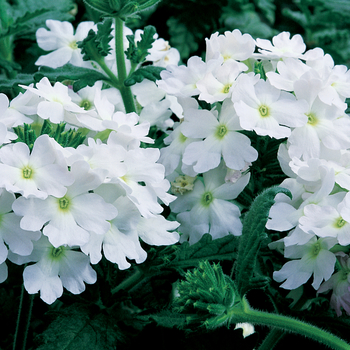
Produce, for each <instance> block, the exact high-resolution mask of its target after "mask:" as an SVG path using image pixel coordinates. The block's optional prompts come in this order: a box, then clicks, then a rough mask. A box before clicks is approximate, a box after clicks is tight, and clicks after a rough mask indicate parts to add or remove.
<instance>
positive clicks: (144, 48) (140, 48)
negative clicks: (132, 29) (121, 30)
mask: <svg viewBox="0 0 350 350" xmlns="http://www.w3.org/2000/svg"><path fill="white" fill-rule="evenodd" d="M154 34H156V28H154V27H153V26H147V27H145V28H144V31H143V34H141V40H140V41H138V42H136V43H135V35H127V36H126V37H127V39H128V41H129V47H128V49H127V50H126V51H125V53H126V57H127V58H128V59H129V60H131V61H132V62H133V63H136V64H138V63H142V62H143V61H144V60H145V58H146V56H147V55H148V50H149V49H151V48H152V44H153V42H154V41H155V39H154V38H153V37H154Z"/></svg>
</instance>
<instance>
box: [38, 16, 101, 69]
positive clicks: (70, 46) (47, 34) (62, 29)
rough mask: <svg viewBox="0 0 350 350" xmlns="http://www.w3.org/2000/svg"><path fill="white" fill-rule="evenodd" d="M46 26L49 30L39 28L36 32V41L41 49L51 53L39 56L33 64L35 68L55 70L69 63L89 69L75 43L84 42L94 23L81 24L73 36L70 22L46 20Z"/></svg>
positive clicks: (88, 64)
mask: <svg viewBox="0 0 350 350" xmlns="http://www.w3.org/2000/svg"><path fill="white" fill-rule="evenodd" d="M46 26H47V27H48V28H49V29H50V30H47V29H45V28H39V29H38V30H37V32H36V40H37V42H38V45H39V47H40V48H41V49H43V50H46V51H53V50H54V51H53V52H51V53H49V54H47V55H44V56H40V57H39V59H38V60H37V61H36V62H35V64H36V65H37V66H48V67H51V68H57V67H61V66H63V65H65V64H66V63H71V64H73V65H75V66H80V67H82V66H87V67H91V65H90V63H87V62H85V61H83V56H82V54H81V49H79V48H78V45H77V42H78V41H81V40H84V39H85V38H86V37H87V35H88V32H89V30H90V29H93V28H94V27H95V24H94V22H81V23H80V24H79V25H78V27H77V30H76V32H75V34H74V29H73V26H72V24H71V23H70V22H60V21H57V20H53V19H48V20H46Z"/></svg>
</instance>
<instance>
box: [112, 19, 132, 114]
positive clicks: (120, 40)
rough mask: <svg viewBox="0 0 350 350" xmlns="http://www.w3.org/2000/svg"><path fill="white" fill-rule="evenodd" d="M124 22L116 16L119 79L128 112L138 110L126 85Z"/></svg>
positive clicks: (116, 50) (116, 49)
mask: <svg viewBox="0 0 350 350" xmlns="http://www.w3.org/2000/svg"><path fill="white" fill-rule="evenodd" d="M123 30H124V22H123V21H122V20H121V19H120V18H115V52H116V59H117V71H118V80H119V82H120V85H119V91H120V93H121V95H122V99H123V102H124V106H125V111H126V113H130V112H136V107H135V101H134V96H133V94H132V92H131V89H130V87H129V86H125V85H124V80H125V79H126V78H127V74H126V66H125V54H124V36H123Z"/></svg>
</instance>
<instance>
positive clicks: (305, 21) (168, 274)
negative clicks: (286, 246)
mask: <svg viewBox="0 0 350 350" xmlns="http://www.w3.org/2000/svg"><path fill="white" fill-rule="evenodd" d="M49 18H50V19H58V20H68V21H72V22H73V24H74V25H75V26H76V25H77V24H78V23H79V22H81V21H85V20H93V21H95V22H98V21H99V19H100V18H99V14H98V13H96V12H94V11H93V10H92V9H90V8H85V6H84V4H83V1H82V0H79V1H76V2H74V1H73V0H55V1H54V2H49V1H46V2H43V1H42V0H7V1H6V0H0V73H1V74H0V81H1V82H0V87H1V89H2V90H1V92H6V93H7V94H8V95H9V97H14V96H15V95H16V94H17V92H18V90H16V89H13V84H14V83H15V82H17V81H21V82H22V83H23V84H29V83H30V82H31V81H33V79H34V80H36V81H38V80H39V79H40V78H41V77H42V74H45V75H46V76H49V78H51V79H53V80H60V78H62V79H61V80H63V79H66V78H67V77H69V76H70V75H71V74H73V72H72V71H69V69H70V68H71V69H72V70H73V71H75V72H74V74H75V76H76V79H80V77H85V72H84V71H83V69H81V70H76V69H74V67H73V68H72V67H68V66H67V67H66V68H65V69H64V71H60V70H56V71H53V70H51V69H43V70H42V72H41V73H38V70H37V67H36V66H35V65H34V62H35V61H36V59H37V58H38V57H39V56H40V55H41V54H43V53H44V52H43V51H41V50H40V48H39V47H38V46H37V44H36V42H35V31H36V30H37V29H38V28H40V27H44V26H45V20H46V19H49ZM127 25H128V26H129V27H131V28H132V29H138V28H144V27H145V26H147V25H152V26H154V27H155V28H156V30H157V32H158V34H159V36H160V37H162V38H164V39H166V40H169V42H170V45H171V46H174V47H176V48H178V50H179V51H180V53H181V59H182V62H183V63H186V61H187V59H188V58H189V57H190V56H192V55H199V56H202V55H203V53H204V51H205V38H209V37H210V35H211V34H212V33H214V32H216V31H219V32H220V33H224V32H225V31H232V30H234V29H239V30H241V32H242V33H249V34H251V35H252V36H253V37H254V38H258V37H259V38H265V39H271V38H272V37H273V36H274V35H276V34H278V33H279V32H281V31H289V32H290V33H291V35H294V34H301V35H302V36H303V38H304V41H305V43H306V45H307V48H308V49H311V48H314V47H321V48H323V49H324V51H325V52H326V53H329V54H330V55H332V57H333V59H334V61H335V63H336V64H345V65H347V66H348V67H349V66H350V30H349V25H350V1H349V0H293V1H290V0H249V1H247V0H177V1H173V0H163V1H161V2H160V3H159V4H157V5H156V6H154V7H153V8H152V9H150V10H147V11H145V12H143V13H142V16H141V18H138V19H132V20H129V21H128V22H127ZM66 74H67V75H66ZM84 79H85V78H84ZM96 79H98V77H96ZM93 82H94V79H92V80H91V82H81V85H79V86H80V87H82V86H83V85H84V84H93ZM265 141H266V142H265ZM252 142H253V144H254V142H255V141H254V140H252ZM257 142H258V141H257ZM259 142H260V144H256V147H257V148H258V150H260V151H261V153H263V154H266V152H265V153H264V150H266V149H269V150H270V151H271V150H272V151H271V152H276V151H277V148H278V143H276V144H275V143H273V142H274V141H269V140H267V139H266V140H262V141H259ZM269 142H270V143H269ZM271 142H272V143H273V144H272V143H271ZM270 156H271V157H270ZM270 156H269V157H267V156H266V159H265V158H264V157H259V160H258V161H257V162H256V163H255V165H254V167H253V169H252V176H253V177H254V179H255V180H256V181H255V184H254V182H251V183H250V187H249V188H247V189H246V190H245V191H244V193H242V195H241V196H240V197H239V198H238V200H240V201H241V203H243V204H244V203H245V202H246V203H247V206H246V207H245V208H244V207H243V212H244V210H245V209H247V208H248V203H251V200H252V198H254V197H255V196H256V194H257V193H259V192H260V191H262V190H263V189H264V188H265V187H269V186H273V185H278V184H279V183H280V182H281V179H282V177H283V174H281V173H278V172H276V164H271V162H270V159H272V158H273V157H274V158H275V154H273V155H270ZM261 179H264V181H265V183H263V182H262V181H261ZM274 235H275V236H274ZM271 237H273V239H278V237H276V233H270V239H271ZM267 242H268V240H266V242H265V241H264V244H262V247H261V251H260V254H259V258H258V259H257V260H258V261H257V263H256V266H255V269H256V270H258V271H259V275H261V276H262V277H264V276H265V277H266V276H271V274H272V271H273V269H274V268H276V266H278V264H279V263H280V264H282V263H283V262H282V258H281V261H280V262H278V261H276V260H274V261H272V258H271V254H270V252H269V250H268V249H266V244H267ZM144 248H145V249H146V250H147V252H148V259H147V261H146V262H145V263H144V264H141V265H139V266H135V265H133V266H132V267H131V268H130V269H128V270H126V271H119V270H118V269H116V268H115V266H112V264H110V263H108V262H107V261H102V262H101V263H100V264H98V265H97V266H94V268H95V269H96V270H97V272H98V275H99V278H98V282H97V283H96V284H95V285H92V286H87V290H86V292H84V293H82V294H81V295H78V296H73V295H71V294H69V293H67V294H64V295H63V297H62V298H60V300H58V301H56V302H55V303H54V304H53V305H52V306H48V305H46V304H44V303H42V302H41V300H39V298H37V297H36V298H35V301H34V307H33V315H32V320H31V323H30V324H29V333H28V339H27V347H26V348H27V349H29V350H32V349H40V350H49V349H55V350H61V349H67V350H73V349H86V350H88V349H94V350H97V349H106V350H109V349H117V348H118V349H136V348H140V346H143V347H145V346H152V348H153V349H164V348H165V347H166V348H168V349H169V348H170V349H173V348H179V347H181V348H182V349H191V350H196V349H212V348H213V347H217V346H218V345H219V344H220V346H222V348H223V349H226V348H227V349H229V348H230V349H231V348H237V349H240V350H242V349H243V350H244V349H249V350H250V349H252V348H253V347H254V346H255V345H256V343H257V341H258V339H260V340H261V339H262V338H263V337H264V335H265V334H266V332H267V331H266V329H258V330H257V332H256V333H255V334H253V335H252V336H250V337H248V338H247V339H245V340H243V338H242V336H241V330H235V331H233V329H232V328H231V329H229V328H225V327H224V328H219V329H216V330H213V331H207V330H205V329H197V330H196V331H194V329H191V328H186V327H185V326H184V324H185V321H184V318H183V317H182V316H178V319H174V315H173V314H170V313H168V312H167V311H164V310H166V309H167V308H168V307H169V305H170V304H171V295H172V288H173V283H175V282H176V281H177V280H178V279H179V277H181V276H184V274H185V272H186V271H187V269H189V268H193V267H196V266H197V265H198V263H199V261H201V260H210V261H215V262H218V261H220V264H221V265H222V267H223V270H224V272H225V273H226V274H227V275H230V274H231V271H233V262H234V260H235V259H236V257H237V253H238V240H237V238H236V237H234V236H230V237H225V238H223V239H220V240H217V241H215V242H214V241H212V240H211V237H210V236H208V235H205V236H204V237H203V239H202V240H201V241H200V242H198V243H197V244H195V245H193V246H189V245H188V244H183V245H174V246H172V247H158V248H154V247H148V246H147V245H144ZM9 270H10V274H9V278H8V279H7V280H6V281H5V282H4V283H3V284H2V285H0V311H1V312H2V315H3V316H4V317H6V324H5V325H3V326H2V337H0V349H1V350H8V349H12V344H13V340H14V336H15V335H14V331H15V327H16V322H17V310H18V303H19V298H20V295H21V289H22V279H21V273H22V271H23V268H22V267H21V266H20V267H18V266H15V265H11V264H10V263H9ZM125 281H129V282H128V283H127V284H125ZM276 290H278V286H277V285H274V282H273V281H272V282H271V284H270V285H269V286H267V287H266V288H265V290H264V291H262V290H261V289H257V290H252V291H250V292H249V293H248V297H249V300H250V301H251V304H252V306H254V307H257V308H260V309H264V310H267V311H270V312H274V311H278V312H280V313H283V314H289V315H292V316H295V317H299V318H303V317H304V318H306V319H307V320H308V321H310V322H312V321H315V322H317V324H318V325H319V326H322V327H323V328H328V329H330V330H332V331H333V332H338V334H343V335H344V334H348V326H349V321H348V320H347V318H346V317H341V318H334V319H333V318H332V322H329V320H330V318H329V317H330V316H332V315H329V314H325V313H324V310H327V309H328V307H329V305H328V300H327V299H326V298H325V297H318V298H312V297H310V296H311V295H313V294H314V291H313V290H308V289H307V287H305V289H304V294H303V295H304V296H303V298H304V299H302V300H301V299H299V301H298V302H295V303H293V307H292V308H291V307H290V304H291V303H292V299H290V298H287V297H286V295H287V293H284V292H283V291H281V290H280V292H279V293H277V292H276ZM30 298H31V297H30V296H28V295H27V294H26V293H24V305H25V304H26V303H27V304H28V303H29V300H30ZM308 298H309V302H308V304H307V305H306V304H305V301H306V300H307V299H308ZM296 299H298V298H297V297H296ZM303 302H304V304H303ZM303 305H304V309H303V311H301V310H300V307H301V306H303ZM305 305H306V306H305ZM305 310H308V311H312V312H311V313H310V314H312V315H313V316H307V313H305ZM149 315H153V316H152V317H151V316H149ZM160 325H163V326H160ZM176 325H183V327H184V328H186V329H184V330H181V329H179V327H175V326H176ZM22 327H27V325H26V324H25V322H24V324H23V326H22ZM180 328H181V327H180ZM22 330H23V329H22ZM18 337H20V335H19V336H18ZM300 340H302V341H303V346H305V347H307V346H315V343H313V342H311V341H308V340H305V339H302V338H300V339H299V338H297V337H296V336H294V335H287V336H286V337H285V339H284V340H283V341H281V342H280V343H279V345H278V346H277V347H276V348H275V349H284V348H286V346H287V345H290V343H291V342H292V344H293V345H294V344H297V342H298V341H300ZM21 341H22V342H23V341H24V340H21V339H19V341H18V344H19V345H18V347H17V348H18V349H20V348H21V347H20V344H21ZM116 344H117V345H116ZM17 348H16V349H17ZM317 348H318V349H322V348H323V347H322V346H320V345H317ZM16 349H14V350H16Z"/></svg>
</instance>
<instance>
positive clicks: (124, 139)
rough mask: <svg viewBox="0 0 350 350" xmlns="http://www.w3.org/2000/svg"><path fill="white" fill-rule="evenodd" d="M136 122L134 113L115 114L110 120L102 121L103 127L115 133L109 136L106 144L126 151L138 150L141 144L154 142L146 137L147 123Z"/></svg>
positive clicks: (136, 116)
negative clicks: (113, 144)
mask: <svg viewBox="0 0 350 350" xmlns="http://www.w3.org/2000/svg"><path fill="white" fill-rule="evenodd" d="M138 121H139V116H138V115H137V114H136V113H127V114H125V113H123V112H116V113H114V114H113V116H112V119H111V120H104V121H103V122H102V125H103V127H104V128H106V129H111V130H114V131H115V132H112V133H111V134H110V135H109V138H108V143H110V142H112V143H115V144H119V145H121V146H123V147H124V148H125V149H126V150H129V149H136V148H138V147H139V146H140V144H141V142H144V143H154V140H153V139H151V138H150V137H148V136H147V134H148V131H149V126H150V125H149V123H148V122H143V123H141V124H138Z"/></svg>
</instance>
